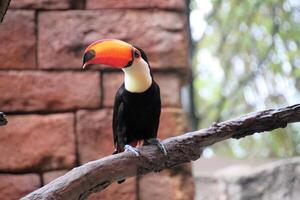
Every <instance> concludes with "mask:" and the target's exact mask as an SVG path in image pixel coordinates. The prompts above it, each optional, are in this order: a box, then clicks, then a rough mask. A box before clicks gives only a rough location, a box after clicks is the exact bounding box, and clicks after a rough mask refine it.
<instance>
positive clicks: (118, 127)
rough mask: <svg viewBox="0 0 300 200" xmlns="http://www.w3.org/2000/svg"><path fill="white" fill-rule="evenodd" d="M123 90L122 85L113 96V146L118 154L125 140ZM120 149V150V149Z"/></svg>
mask: <svg viewBox="0 0 300 200" xmlns="http://www.w3.org/2000/svg"><path fill="white" fill-rule="evenodd" d="M124 90H125V87H124V84H123V85H122V86H121V87H120V88H119V90H118V91H117V94H116V96H115V103H114V112H113V136H114V144H115V148H116V150H117V151H118V152H119V151H120V150H121V149H123V148H124V145H125V143H126V141H125V139H126V136H125V132H126V126H125V124H124V123H125V120H124V114H125V106H124V102H123V99H122V95H123V92H124ZM120 148H121V149H120Z"/></svg>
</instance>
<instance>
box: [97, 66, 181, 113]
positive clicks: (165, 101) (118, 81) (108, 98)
mask: <svg viewBox="0 0 300 200" xmlns="http://www.w3.org/2000/svg"><path fill="white" fill-rule="evenodd" d="M123 78H124V77H123V73H122V72H121V73H104V74H103V93H104V97H103V105H104V106H106V107H112V106H113V104H114V99H115V94H116V92H117V90H118V89H119V87H120V86H121V85H122V83H123ZM154 79H155V80H156V81H157V83H158V84H159V86H160V93H161V100H162V106H165V107H166V106H170V107H178V106H180V88H181V83H180V82H181V80H180V78H179V77H178V75H176V74H172V73H168V74H154Z"/></svg>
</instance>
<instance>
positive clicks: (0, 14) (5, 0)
mask: <svg viewBox="0 0 300 200" xmlns="http://www.w3.org/2000/svg"><path fill="white" fill-rule="evenodd" d="M9 3H10V0H1V1H0V22H2V21H3V19H4V15H5V14H6V11H7V9H8V6H9Z"/></svg>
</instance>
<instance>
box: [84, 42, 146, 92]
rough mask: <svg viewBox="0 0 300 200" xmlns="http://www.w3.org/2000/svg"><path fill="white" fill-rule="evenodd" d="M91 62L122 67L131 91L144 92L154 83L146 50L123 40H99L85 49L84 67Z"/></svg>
mask: <svg viewBox="0 0 300 200" xmlns="http://www.w3.org/2000/svg"><path fill="white" fill-rule="evenodd" d="M90 64H103V65H109V66H111V67H114V68H119V69H122V70H123V72H124V74H125V77H124V83H125V88H126V90H128V91H130V92H136V93H139V92H144V91H146V90H147V89H148V88H149V87H150V86H151V84H152V74H151V71H150V67H149V63H148V59H147V57H146V54H145V53H144V51H143V50H142V49H140V48H138V47H136V46H133V45H131V44H128V43H126V42H123V41H121V40H116V39H106V40H99V41H97V42H94V43H92V44H91V45H89V46H88V47H87V48H86V50H85V51H84V55H83V68H85V67H86V66H87V65H90Z"/></svg>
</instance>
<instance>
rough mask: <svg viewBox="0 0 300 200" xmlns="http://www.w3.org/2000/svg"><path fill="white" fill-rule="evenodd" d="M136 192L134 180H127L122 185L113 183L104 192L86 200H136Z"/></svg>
mask: <svg viewBox="0 0 300 200" xmlns="http://www.w3.org/2000/svg"><path fill="white" fill-rule="evenodd" d="M136 192H137V191H136V178H129V179H126V182H124V183H122V184H117V183H113V184H112V185H110V186H108V188H106V189H105V190H103V191H101V192H98V193H95V194H92V195H91V196H90V197H89V198H88V200H101V199H105V200H116V199H117V200H131V199H132V200H134V199H137V198H136V196H137V194H136Z"/></svg>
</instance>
